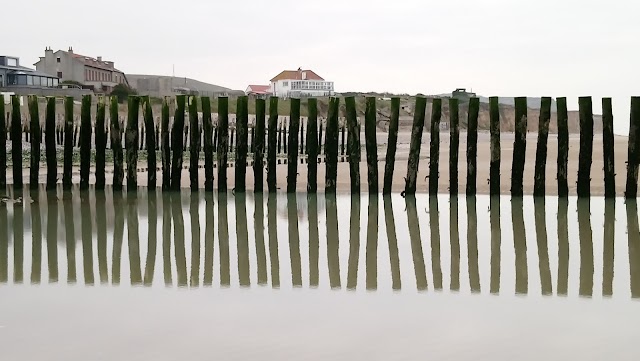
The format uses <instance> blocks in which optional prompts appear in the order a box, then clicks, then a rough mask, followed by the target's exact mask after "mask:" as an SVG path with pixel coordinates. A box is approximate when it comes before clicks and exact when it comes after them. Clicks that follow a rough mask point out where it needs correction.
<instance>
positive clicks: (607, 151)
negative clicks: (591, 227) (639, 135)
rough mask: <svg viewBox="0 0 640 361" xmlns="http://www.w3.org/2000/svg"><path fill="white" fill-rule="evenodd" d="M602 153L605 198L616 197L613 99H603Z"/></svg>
mask: <svg viewBox="0 0 640 361" xmlns="http://www.w3.org/2000/svg"><path fill="white" fill-rule="evenodd" d="M602 123H603V125H602V152H603V154H604V196H605V198H614V197H615V196H616V174H615V167H614V164H615V162H614V159H615V152H614V149H615V146H614V145H615V142H614V140H613V109H612V106H611V98H603V99H602Z"/></svg>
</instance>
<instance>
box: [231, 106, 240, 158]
mask: <svg viewBox="0 0 640 361" xmlns="http://www.w3.org/2000/svg"><path fill="white" fill-rule="evenodd" d="M237 105H238V101H236V106H237ZM237 125H238V114H236V122H235V123H234V124H233V128H230V129H229V152H232V153H234V154H235V153H236V148H235V147H234V143H233V140H234V136H235V135H236V127H237Z"/></svg>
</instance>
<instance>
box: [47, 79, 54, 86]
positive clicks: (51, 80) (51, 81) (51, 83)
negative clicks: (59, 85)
mask: <svg viewBox="0 0 640 361" xmlns="http://www.w3.org/2000/svg"><path fill="white" fill-rule="evenodd" d="M47 86H48V87H52V86H53V78H47Z"/></svg>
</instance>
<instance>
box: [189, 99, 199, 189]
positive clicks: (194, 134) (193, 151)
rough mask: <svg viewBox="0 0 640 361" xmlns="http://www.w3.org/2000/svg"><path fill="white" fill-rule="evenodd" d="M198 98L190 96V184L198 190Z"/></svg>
mask: <svg viewBox="0 0 640 361" xmlns="http://www.w3.org/2000/svg"><path fill="white" fill-rule="evenodd" d="M198 123H199V122H198V98H197V97H195V96H192V97H189V181H190V182H189V184H190V185H191V191H192V192H197V191H198V161H199V160H200V131H199V129H200V125H199V124H198Z"/></svg>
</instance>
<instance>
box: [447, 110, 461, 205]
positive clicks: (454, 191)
mask: <svg viewBox="0 0 640 361" xmlns="http://www.w3.org/2000/svg"><path fill="white" fill-rule="evenodd" d="M458 111H459V107H458V99H456V98H449V119H450V122H449V134H450V135H449V137H450V138H451V140H450V143H449V194H450V195H452V196H455V195H458V152H459V149H460V118H459V113H458Z"/></svg>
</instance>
